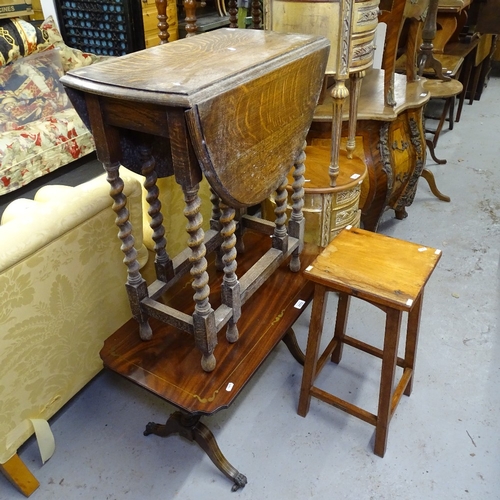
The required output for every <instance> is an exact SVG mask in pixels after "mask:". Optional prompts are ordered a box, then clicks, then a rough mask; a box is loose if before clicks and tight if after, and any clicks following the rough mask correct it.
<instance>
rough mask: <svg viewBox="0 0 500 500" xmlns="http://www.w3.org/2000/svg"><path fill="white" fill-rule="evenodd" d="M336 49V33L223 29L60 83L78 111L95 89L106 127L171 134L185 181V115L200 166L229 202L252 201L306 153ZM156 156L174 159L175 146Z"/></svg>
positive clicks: (72, 75)
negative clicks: (331, 37) (332, 36)
mask: <svg viewBox="0 0 500 500" xmlns="http://www.w3.org/2000/svg"><path fill="white" fill-rule="evenodd" d="M328 51H329V42H328V40H326V39H324V38H321V37H317V36H313V35H295V34H282V33H272V32H263V31H258V30H230V29H221V30H217V31H212V32H209V33H205V34H202V35H199V36H196V37H191V38H188V39H183V40H178V41H176V43H172V44H168V43H167V44H164V45H160V46H157V47H152V48H150V49H147V50H144V51H140V52H135V53H133V54H128V55H126V56H123V57H120V58H116V59H111V60H108V61H106V62H104V63H102V64H100V65H96V66H99V68H97V69H90V67H87V68H80V69H78V70H75V71H73V72H70V73H69V74H67V75H66V76H65V77H64V78H63V80H62V81H63V83H64V84H65V85H66V86H68V87H70V92H69V95H70V98H71V99H72V101H73V103H74V105H75V107H76V108H77V110H80V109H82V108H84V106H83V105H82V104H81V103H79V102H78V101H79V100H81V99H82V95H81V94H85V95H86V96H88V94H97V95H99V96H100V101H99V102H100V104H99V107H100V108H101V113H102V114H103V116H105V121H106V124H107V125H114V126H116V127H120V128H126V129H130V130H135V131H137V132H143V133H145V134H152V135H156V136H161V137H169V138H170V142H171V145H172V156H173V160H172V163H173V170H174V172H175V175H176V178H177V181H178V182H179V184H181V185H184V184H186V183H185V182H184V181H185V179H180V178H179V176H181V175H182V176H185V175H186V173H187V171H188V170H189V168H187V167H186V165H187V164H188V163H189V160H188V159H187V156H188V155H187V154H186V152H187V151H188V147H191V146H188V145H187V144H186V141H187V137H186V133H184V131H183V130H181V129H183V128H184V127H185V126H186V125H184V123H183V122H184V121H186V123H187V125H188V127H189V135H190V143H191V145H192V148H191V151H193V150H194V152H195V153H196V155H197V161H196V160H195V161H194V162H191V164H192V165H195V167H192V168H195V169H199V166H198V165H200V166H201V168H202V169H203V172H204V174H205V176H206V177H207V179H208V181H209V182H210V184H211V186H212V188H213V189H214V190H215V191H216V192H217V194H218V195H219V196H220V197H221V198H222V200H223V201H224V202H225V203H226V204H228V205H230V206H232V207H235V208H236V207H247V206H252V205H255V204H258V203H260V202H261V201H262V200H264V199H265V198H266V197H267V196H269V195H270V194H271V193H272V192H273V191H274V190H275V189H276V188H277V187H278V185H279V183H280V181H281V180H282V179H283V177H285V176H286V174H287V173H288V172H289V170H290V169H291V168H292V166H293V164H294V161H295V159H296V158H297V156H298V155H299V153H300V152H301V148H302V145H303V143H304V140H305V137H306V134H307V130H308V128H309V125H310V123H311V120H312V117H313V112H314V108H315V106H316V103H317V100H318V97H319V93H320V91H321V87H322V82H323V76H324V70H325V66H326V60H327V56H328ZM87 101H88V98H87ZM87 109H88V104H87ZM84 114H85V113H84ZM84 121H86V122H88V121H89V120H85V119H84ZM166 122H168V123H166ZM93 133H94V136H95V137H96V135H97V136H99V134H98V131H94V130H93ZM136 136H137V134H136ZM136 136H134V135H131V136H130V137H128V139H127V140H128V141H129V143H133V142H137V141H138V140H139V139H138V138H137V137H136ZM96 143H97V146H96V147H97V151H98V156H99V155H100V151H99V150H100V147H101V143H102V141H101V140H100V138H99V140H98V139H96ZM165 143H167V141H156V142H154V144H153V149H155V148H156V149H158V148H159V147H160V146H162V145H165ZM127 149H128V151H129V152H130V151H132V152H133V151H134V150H136V149H137V144H135V145H133V146H132V147H128V148H127ZM153 156H154V157H155V158H156V160H157V162H158V163H160V162H161V161H163V162H168V157H169V153H168V152H167V153H163V154H162V152H155V151H153ZM120 161H121V163H122V164H124V165H125V166H127V168H131V169H132V170H134V171H138V167H135V168H134V167H133V166H132V165H130V164H129V162H128V161H127V159H126V158H123V157H122V158H120ZM125 162H126V163H125ZM135 163H137V162H135ZM167 170H168V168H167ZM191 184H192V183H191ZM186 185H187V184H186Z"/></svg>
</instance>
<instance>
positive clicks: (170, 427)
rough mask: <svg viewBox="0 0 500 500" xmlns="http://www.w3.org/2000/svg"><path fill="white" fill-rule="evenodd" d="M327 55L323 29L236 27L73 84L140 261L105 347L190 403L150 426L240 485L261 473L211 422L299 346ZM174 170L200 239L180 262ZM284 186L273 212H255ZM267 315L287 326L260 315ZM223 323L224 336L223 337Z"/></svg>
mask: <svg viewBox="0 0 500 500" xmlns="http://www.w3.org/2000/svg"><path fill="white" fill-rule="evenodd" d="M328 52H329V42H328V40H326V39H325V38H323V37H318V36H312V35H300V34H281V33H273V32H267V31H260V30H238V29H221V30H216V31H213V32H209V33H205V34H203V35H199V36H196V37H191V38H186V39H183V40H179V41H176V42H173V43H171V44H164V45H160V46H158V47H152V48H150V49H147V50H144V51H139V52H136V53H132V54H128V55H125V56H122V57H119V58H114V59H109V60H107V61H105V62H102V63H100V64H96V65H92V66H88V67H84V68H79V69H77V70H74V71H71V72H69V73H68V74H66V75H65V76H64V77H63V78H62V79H61V81H62V82H63V84H64V85H65V87H66V90H67V92H68V95H69V97H70V99H71V101H72V103H73V105H74V106H75V109H76V110H77V111H78V113H79V114H80V115H81V116H82V118H83V120H84V122H85V123H86V124H87V125H88V126H89V128H90V129H91V131H92V134H93V136H94V140H95V143H96V151H97V157H98V159H99V160H100V161H101V162H102V163H103V165H104V168H105V170H106V172H107V180H108V182H109V184H110V186H111V190H110V194H111V197H112V198H113V200H114V204H113V209H114V210H115V212H116V214H117V218H116V224H117V226H118V228H119V238H120V240H121V249H122V251H123V253H124V255H125V258H124V262H125V264H126V266H127V282H126V285H125V286H126V288H127V293H128V297H129V301H130V305H131V309H132V315H133V318H134V321H133V322H130V323H128V324H127V326H125V327H124V328H122V329H120V330H119V331H118V332H116V333H115V334H114V335H113V336H112V337H111V338H110V339H109V340H108V341H107V342H106V344H105V346H104V348H103V351H102V353H101V357H102V358H103V360H104V364H105V366H107V367H108V368H110V369H112V370H114V371H116V372H117V373H120V374H121V375H123V376H125V377H127V378H129V379H130V380H132V381H134V382H136V383H139V384H140V385H143V386H144V387H146V388H147V389H149V390H151V391H152V392H155V393H156V394H158V395H159V396H161V397H163V398H164V399H166V400H167V401H169V402H171V403H172V404H173V405H174V406H177V407H178V408H179V409H180V411H182V412H181V413H174V414H173V415H172V416H171V418H170V419H169V420H168V422H167V424H166V425H165V426H159V425H157V424H150V425H148V427H147V430H146V433H157V434H159V435H168V434H170V433H172V432H178V433H180V434H182V435H184V436H185V437H188V438H190V439H193V440H195V441H196V442H198V444H200V445H201V446H202V448H203V449H204V450H205V451H206V452H207V453H208V455H209V456H210V457H211V458H212V460H213V461H214V462H215V463H216V465H217V466H218V467H219V468H220V469H221V470H222V471H223V472H224V473H225V474H226V475H228V476H229V477H231V478H232V479H233V480H234V483H235V488H238V487H240V486H243V485H244V484H245V483H246V478H244V476H242V475H241V474H239V473H238V471H236V469H234V468H233V467H232V466H231V465H230V464H229V463H228V462H227V460H225V458H224V457H223V455H222V453H220V450H219V449H218V447H217V445H216V443H215V440H214V439H213V436H211V433H210V432H209V431H208V429H206V427H205V426H203V424H201V423H200V422H199V417H200V416H201V415H210V414H212V413H214V412H215V411H217V410H218V409H221V408H224V407H227V406H228V405H229V404H230V403H231V402H232V400H233V399H234V397H235V396H236V394H237V393H238V392H239V391H240V390H241V387H243V386H244V385H245V383H246V382H247V381H248V380H249V379H250V377H251V376H252V374H253V373H254V372H255V370H256V369H257V367H258V366H259V365H260V364H261V362H262V361H263V360H264V359H265V357H266V356H267V355H268V354H269V352H270V351H271V350H272V348H273V347H274V346H275V345H276V343H277V342H278V341H279V340H281V339H282V338H285V339H287V344H288V345H289V346H290V347H293V345H294V343H293V341H291V340H290V339H291V338H292V336H291V334H290V330H289V328H290V326H291V324H292V323H293V320H295V319H296V317H297V316H298V314H299V312H298V311H299V310H298V309H297V308H295V307H293V305H292V302H293V300H295V301H296V300H297V297H299V296H300V295H301V294H305V295H304V297H303V299H302V300H305V301H307V300H308V299H309V292H308V287H307V286H306V285H305V282H304V280H303V278H302V276H301V272H300V271H301V269H303V265H304V257H303V256H301V254H302V253H303V247H304V243H303V234H304V224H305V221H304V217H303V215H302V206H303V196H304V190H303V185H304V182H305V178H304V172H305V167H304V159H305V155H304V153H303V150H304V147H305V138H306V135H307V131H308V129H309V126H310V124H311V121H312V118H313V113H314V109H315V106H316V104H317V101H318V97H319V94H320V92H321V88H322V83H323V75H324V71H325V66H326V61H327V57H328ZM121 165H123V166H125V167H127V168H129V169H131V170H133V171H135V172H138V173H142V174H143V175H144V176H145V182H144V187H145V189H146V191H147V198H146V199H147V201H148V203H149V210H148V214H149V216H150V221H151V222H150V225H151V228H152V230H153V240H154V242H155V248H154V252H155V271H156V280H154V281H153V282H152V283H150V284H149V285H148V284H147V283H146V281H145V279H144V278H143V277H142V275H141V273H140V269H139V264H138V262H137V252H136V250H135V248H134V238H133V228H132V225H131V223H130V221H129V213H128V210H127V205H126V197H125V195H124V194H123V181H122V179H121V178H120V166H121ZM292 169H293V170H292ZM290 171H293V178H294V182H293V194H292V196H291V199H292V204H291V205H292V206H291V209H290V217H289V220H288V221H287V216H286V211H287V204H288V195H287V191H286V187H287V184H288V181H287V175H288V173H289V172H290ZM172 175H173V176H174V178H175V180H176V182H177V184H178V185H179V186H180V189H182V192H183V196H184V201H185V207H184V211H183V213H184V216H185V217H186V219H187V226H186V230H187V248H186V250H185V251H183V252H181V253H180V254H179V255H177V256H175V257H174V258H171V257H170V255H169V254H168V252H167V240H166V237H165V229H164V226H163V220H164V217H169V216H174V215H175V216H178V215H179V214H163V213H162V210H161V203H160V201H159V191H158V188H157V186H156V181H157V178H158V177H159V176H172ZM202 176H205V177H206V178H207V180H208V182H209V184H210V188H211V193H212V196H211V198H210V201H211V205H212V216H211V219H210V229H209V230H208V231H204V230H203V228H202V222H203V221H202V217H201V214H200V207H201V203H202V200H201V199H200V198H199V196H198V189H199V182H200V181H201V179H202ZM273 193H274V196H275V201H276V210H275V214H276V219H275V222H274V223H272V222H269V221H265V220H263V219H261V218H259V217H255V216H249V215H247V214H246V209H247V208H248V207H252V206H255V205H258V204H259V203H261V202H262V201H263V200H264V199H266V198H267V197H268V196H270V195H272V194H273ZM256 234H257V235H259V236H260V238H257V239H255V235H256ZM247 240H248V241H247ZM243 250H245V251H243ZM312 253H314V252H312ZM312 253H311V252H309V253H307V252H306V253H304V255H305V256H311V255H312ZM305 260H312V257H311V258H310V259H309V258H308V257H306V258H305ZM209 261H210V262H211V265H210V268H209V266H208V262H209ZM250 262H251V264H249V263H250ZM214 280H215V281H214ZM193 292H194V295H193ZM305 292H307V293H305ZM180 297H183V298H182V300H181V301H180V302H179V301H178V299H179V298H180ZM261 309H262V312H261V313H259V315H258V316H254V314H255V311H259V310H261ZM266 314H267V315H269V314H270V315H271V319H272V321H271V323H272V324H273V325H274V326H272V327H271V326H267V327H266V326H263V325H265V323H262V324H261V321H262V318H263V317H265V315H266ZM282 314H283V315H285V316H286V317H287V318H289V320H288V321H283V320H282V319H281V316H280V315H282ZM268 319H269V318H268ZM273 322H274V323H273ZM223 328H225V329H226V334H225V339H219V335H218V334H219V332H220V331H221V330H222V329H223ZM262 331H264V332H266V333H265V335H262V334H261V332H262ZM293 350H294V352H295V353H296V354H295V355H296V356H297V357H298V358H300V354H298V353H297V349H293ZM200 354H201V367H200V361H199V358H200ZM196 358H197V359H198V360H197V361H196ZM146 374H148V375H151V376H146ZM227 377H229V379H230V380H229V379H228V380H227V381H226V378H227ZM224 384H226V385H225V386H224ZM227 384H233V386H232V389H228V385H227ZM222 395H224V396H225V397H224V398H223V397H222Z"/></svg>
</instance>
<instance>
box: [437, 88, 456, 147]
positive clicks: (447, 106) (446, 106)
mask: <svg viewBox="0 0 500 500" xmlns="http://www.w3.org/2000/svg"><path fill="white" fill-rule="evenodd" d="M450 99H451V98H450V97H448V98H447V99H445V101H444V108H443V113H442V114H441V117H440V118H439V124H438V126H437V128H436V131H435V132H434V138H433V139H432V144H433V146H434V147H436V146H437V142H438V139H439V135H440V134H441V130H442V128H443V125H444V121H445V119H446V117H447V116H448V111H449V109H450V105H451V101H450ZM453 99H454V98H453Z"/></svg>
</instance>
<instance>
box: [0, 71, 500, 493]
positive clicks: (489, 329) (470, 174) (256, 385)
mask: <svg viewBox="0 0 500 500" xmlns="http://www.w3.org/2000/svg"><path fill="white" fill-rule="evenodd" d="M499 130H500V75H498V74H497V75H495V76H494V77H492V78H491V79H490V83H489V86H488V88H487V89H486V91H485V92H484V93H483V96H482V98H481V100H480V101H479V102H477V101H476V102H475V103H474V105H473V106H470V107H469V106H465V108H464V111H463V114H462V120H461V121H460V123H458V124H456V126H455V129H454V130H453V131H452V132H448V131H446V132H444V133H443V134H442V136H441V138H440V142H439V145H438V149H437V154H438V155H439V156H441V157H445V158H447V159H448V164H447V165H442V166H437V165H434V164H432V161H431V160H430V159H429V163H428V166H429V168H431V170H432V171H433V172H434V173H435V176H436V179H437V182H438V186H439V187H440V189H441V190H442V191H443V192H444V193H446V194H448V195H449V196H451V203H445V202H442V201H439V200H437V199H436V198H434V196H432V195H431V193H430V191H429V189H428V186H427V185H426V183H425V181H423V180H422V181H421V182H420V185H419V187H418V192H417V196H416V199H415V201H414V203H413V205H412V206H411V207H410V208H409V210H408V212H409V217H408V218H407V219H406V220H404V221H397V220H395V219H394V218H393V214H392V213H391V212H387V214H386V217H385V218H384V221H383V223H382V224H381V227H380V231H381V232H383V233H385V234H388V235H392V236H395V237H398V238H404V239H408V240H411V241H415V242H419V243H422V244H425V245H428V246H433V247H437V248H441V249H442V250H443V257H442V259H441V262H440V263H439V265H438V268H437V269H436V271H435V273H434V275H433V276H432V278H431V280H430V282H429V284H428V286H427V288H426V298H425V301H424V309H423V316H422V324H421V336H420V345H419V347H420V348H419V355H418V362H417V370H416V380H415V385H414V391H413V394H412V396H411V397H410V398H406V397H403V399H402V401H401V404H400V406H399V408H398V410H397V412H396V415H395V417H394V418H393V421H392V424H391V428H390V434H389V443H388V449H387V453H386V455H385V458H383V459H381V458H379V457H377V456H375V455H374V454H373V453H372V446H373V427H371V426H370V425H369V424H366V423H364V422H361V421H359V420H357V419H355V418H354V417H350V416H348V415H347V414H344V413H343V412H340V411H338V410H336V409H335V408H332V407H329V406H327V405H326V404H324V403H321V402H319V401H315V400H313V401H312V404H311V409H310V412H309V414H308V416H307V417H306V418H302V417H299V416H298V415H297V413H296V407H297V401H298V392H299V386H300V380H301V373H302V369H301V367H300V366H299V365H298V364H297V363H296V362H295V361H294V359H293V358H292V357H291V356H290V355H289V353H288V351H287V349H286V347H285V346H284V345H279V346H278V347H277V348H276V350H275V351H274V352H273V353H272V354H271V355H270V357H269V358H268V359H267V361H266V362H265V364H264V365H263V366H262V367H261V369H260V370H259V371H258V373H257V374H256V376H255V377H254V378H253V379H252V381H251V382H250V383H249V384H248V385H247V386H246V387H245V388H244V390H243V391H242V393H241V394H240V395H239V396H238V398H237V399H236V401H235V403H234V404H233V406H232V407H231V408H229V409H228V410H225V411H222V412H220V413H218V414H216V415H213V416H212V417H210V418H206V419H205V420H204V421H205V423H206V424H207V425H209V427H210V428H211V429H212V431H213V432H214V434H215V436H216V438H217V440H218V443H219V445H220V446H221V449H222V451H223V453H224V454H225V455H226V457H227V458H228V460H229V461H230V462H231V463H232V464H233V465H234V466H235V467H236V468H238V469H239V470H240V471H241V472H242V473H244V474H245V475H246V476H247V477H248V484H247V486H246V487H245V488H244V489H242V490H239V491H238V492H236V493H233V492H231V491H230V490H231V483H230V481H228V480H227V479H226V478H225V477H224V476H223V475H222V474H221V473H220V472H219V471H218V470H217V469H216V468H215V467H214V466H213V464H212V463H211V462H210V460H209V459H208V458H207V457H206V456H205V454H204V453H203V452H202V451H201V450H200V449H199V448H198V447H197V446H196V445H194V444H191V443H188V442H186V441H185V440H183V439H182V438H179V437H176V436H174V437H170V438H168V439H161V438H159V437H155V436H149V437H144V436H143V435H142V432H143V430H144V425H145V424H146V423H147V422H148V421H150V420H154V421H158V422H161V421H163V420H165V419H166V418H167V416H168V415H169V413H170V412H171V411H172V410H173V407H172V406H171V405H169V404H168V403H166V402H163V401H161V400H159V399H158V398H156V397H155V396H153V395H151V394H149V393H147V392H146V391H145V390H143V389H141V388H139V387H136V386H134V385H132V384H131V383H129V382H127V381H125V380H121V379H120V378H118V377H117V376H115V375H113V374H111V373H108V372H106V371H104V372H102V373H101V375H100V376H98V377H97V378H96V379H95V380H94V381H93V382H92V383H90V384H89V385H88V386H87V387H86V388H85V389H84V390H83V391H82V392H81V393H80V394H79V395H78V396H77V397H75V398H74V400H73V401H71V402H70V404H68V405H67V406H66V407H65V408H64V409H63V410H62V411H61V412H60V413H59V414H58V415H57V416H56V417H55V418H53V419H52V421H51V427H52V429H53V432H54V435H55V438H56V452H55V454H54V456H53V457H52V458H51V459H50V460H49V461H48V462H47V463H46V464H45V465H44V466H42V465H41V462H40V457H39V455H38V451H37V447H36V443H35V441H33V440H31V441H29V442H28V443H27V444H26V445H25V446H23V447H22V449H21V450H20V455H21V457H22V459H23V460H25V461H26V463H27V464H28V465H29V466H30V468H31V470H32V471H33V472H34V474H35V475H36V476H37V478H38V479H39V480H40V483H41V484H40V488H39V489H38V490H37V491H36V492H35V493H34V494H33V495H32V499H33V500H53V499H64V500H66V499H71V500H72V499H78V498H81V499H86V500H87V499H96V500H97V499H98V500H100V499H109V500H111V499H116V500H122V499H131V500H135V499H137V500H138V499H148V500H149V499H155V500H156V499H168V500H170V499H174V498H179V499H182V500H190V499H192V500H194V499H196V500H198V499H218V500H224V499H233V500H234V499H235V498H240V499H252V500H254V499H258V500H265V499H273V500H274V499H300V500H303V499H306V498H314V499H319V500H322V499H353V500H365V499H366V500H368V499H375V500H378V499H388V500H389V499H390V500H392V499H405V500H421V499H422V500H423V499H425V500H427V499H439V500H443V499H445V500H446V499H450V500H456V499H470V500H486V499H498V498H500V419H499V412H500V390H499V387H500V326H499V321H498V320H499V315H500V273H499V260H500V146H499V141H498V131H499ZM394 258H397V256H396V255H395V256H394ZM332 302H334V301H332ZM353 307H354V309H353V312H352V314H351V318H352V321H351V323H350V327H349V331H350V332H351V333H356V334H357V333H358V332H366V333H367V334H373V335H377V334H378V333H377V332H381V329H382V324H383V317H382V315H381V312H380V311H378V310H374V309H373V308H370V307H369V306H367V305H365V304H362V303H356V302H355V303H354V304H353ZM332 312H333V308H330V309H329V314H330V315H331V314H332ZM307 325H308V313H307V312H306V313H305V314H304V315H303V316H302V317H301V319H300V320H299V321H298V323H297V324H296V325H295V331H296V333H297V335H298V337H299V340H300V343H301V344H302V345H304V344H305V340H306V335H307ZM378 366H379V365H378V362H377V361H376V360H373V359H371V358H370V357H367V356H366V355H364V354H361V353H357V352H353V351H352V350H350V349H346V354H345V358H344V361H343V363H342V364H341V365H340V366H338V367H335V368H332V369H331V370H329V372H330V374H331V375H332V377H330V378H329V379H328V380H326V379H327V377H326V376H325V377H324V378H325V382H324V383H325V387H332V384H335V391H336V393H337V394H339V395H341V396H342V395H344V394H345V395H348V396H349V397H350V398H351V401H353V402H355V403H357V404H361V405H363V406H366V407H367V408H368V409H371V410H373V409H374V405H375V403H376V397H377V395H376V389H377V380H378V379H377V377H376V375H375V373H376V372H377V369H378ZM325 370H326V369H325ZM324 373H325V371H324ZM0 498H2V499H20V498H23V497H22V495H21V494H20V493H18V492H17V491H15V490H14V489H13V488H12V487H11V486H10V484H9V483H8V482H7V480H6V479H5V478H3V477H0Z"/></svg>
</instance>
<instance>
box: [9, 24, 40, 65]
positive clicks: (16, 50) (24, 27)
mask: <svg viewBox="0 0 500 500" xmlns="http://www.w3.org/2000/svg"><path fill="white" fill-rule="evenodd" d="M48 36H49V35H48V33H47V32H45V31H43V30H42V29H40V28H37V27H36V26H35V25H33V24H31V23H30V22H28V21H24V20H23V19H16V18H14V19H0V66H5V65H6V64H9V63H11V62H12V61H15V60H16V59H19V58H20V57H26V56H29V55H30V54H33V53H34V52H36V51H37V50H39V46H40V47H41V46H46V45H48V43H49V41H48Z"/></svg>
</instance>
